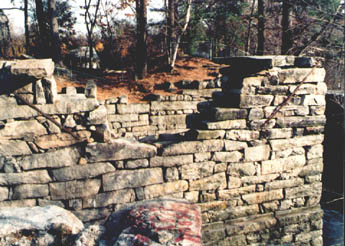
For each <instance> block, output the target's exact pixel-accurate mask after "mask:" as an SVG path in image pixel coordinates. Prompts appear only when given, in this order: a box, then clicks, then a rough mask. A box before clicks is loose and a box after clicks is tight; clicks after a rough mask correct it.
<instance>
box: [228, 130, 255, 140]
mask: <svg viewBox="0 0 345 246" xmlns="http://www.w3.org/2000/svg"><path fill="white" fill-rule="evenodd" d="M259 137H260V133H259V131H250V130H230V131H227V132H226V134H225V138H226V139H230V140H237V141H252V140H255V139H259Z"/></svg>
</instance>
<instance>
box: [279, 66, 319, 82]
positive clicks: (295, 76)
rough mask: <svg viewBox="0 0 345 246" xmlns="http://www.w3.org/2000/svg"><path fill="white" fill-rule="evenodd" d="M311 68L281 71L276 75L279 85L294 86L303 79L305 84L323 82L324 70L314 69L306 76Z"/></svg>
mask: <svg viewBox="0 0 345 246" xmlns="http://www.w3.org/2000/svg"><path fill="white" fill-rule="evenodd" d="M312 70H313V68H289V69H282V70H280V71H279V73H278V77H279V83H280V84H295V83H298V82H302V81H303V80H304V78H305V77H307V78H306V80H305V82H323V81H324V79H325V76H326V70H325V69H324V68H314V70H313V72H312V73H311V74H310V75H309V76H307V75H308V74H309V73H310V72H311V71H312Z"/></svg>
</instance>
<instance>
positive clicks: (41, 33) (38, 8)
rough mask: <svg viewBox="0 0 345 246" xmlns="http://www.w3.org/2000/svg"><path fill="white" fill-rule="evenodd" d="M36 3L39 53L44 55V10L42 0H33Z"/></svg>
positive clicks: (45, 33) (45, 44)
mask: <svg viewBox="0 0 345 246" xmlns="http://www.w3.org/2000/svg"><path fill="white" fill-rule="evenodd" d="M35 3H36V16H37V22H38V29H39V36H40V47H41V49H40V53H41V56H46V54H47V50H48V49H47V46H48V41H47V30H46V27H45V21H44V11H43V3H42V0H35Z"/></svg>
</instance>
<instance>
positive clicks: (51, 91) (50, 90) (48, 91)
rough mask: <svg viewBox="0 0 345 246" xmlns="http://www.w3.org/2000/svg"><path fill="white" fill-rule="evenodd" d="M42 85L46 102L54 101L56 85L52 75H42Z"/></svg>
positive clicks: (55, 98)
mask: <svg viewBox="0 0 345 246" xmlns="http://www.w3.org/2000/svg"><path fill="white" fill-rule="evenodd" d="M41 82H42V85H43V88H44V94H45V97H46V102H47V103H55V101H56V100H57V98H58V95H57V87H56V81H55V78H54V76H47V77H44V78H43V79H42V80H41Z"/></svg>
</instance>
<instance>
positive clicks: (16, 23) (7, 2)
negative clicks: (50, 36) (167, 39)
mask: <svg viewBox="0 0 345 246" xmlns="http://www.w3.org/2000/svg"><path fill="white" fill-rule="evenodd" d="M113 1H114V2H116V1H117V0H113ZM70 3H71V5H72V8H73V12H74V15H75V17H76V18H77V23H76V25H75V29H76V31H77V33H86V27H85V23H84V19H83V17H82V16H80V14H81V13H82V11H81V10H80V8H79V6H80V5H83V4H84V0H75V1H70ZM161 6H163V0H152V1H151V4H150V5H149V9H150V7H155V8H158V7H161ZM11 7H14V6H13V4H12V3H11V0H0V9H1V8H11ZM17 7H20V6H18V5H17ZM126 13H132V12H131V10H130V9H127V10H126V11H125V12H123V17H125V14H126ZM5 14H6V15H7V17H8V18H9V20H10V23H11V25H12V27H13V28H12V32H15V33H16V34H23V33H24V12H23V11H21V10H7V11H5ZM160 18H161V17H160V16H159V14H157V13H153V12H151V11H148V19H149V20H150V19H154V20H157V19H160Z"/></svg>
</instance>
